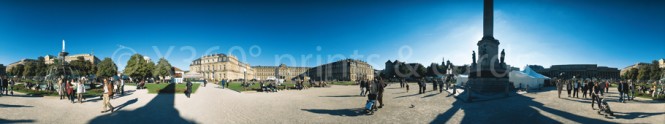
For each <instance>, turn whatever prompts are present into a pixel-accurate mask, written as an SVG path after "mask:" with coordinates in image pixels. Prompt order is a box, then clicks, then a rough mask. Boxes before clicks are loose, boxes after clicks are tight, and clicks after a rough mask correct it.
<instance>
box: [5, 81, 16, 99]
mask: <svg viewBox="0 0 665 124" xmlns="http://www.w3.org/2000/svg"><path fill="white" fill-rule="evenodd" d="M5 81H7V79H5ZM15 84H16V82H14V80H13V79H9V86H11V88H9V90H10V91H9V93H11V95H12V96H13V95H14V85H15Z"/></svg>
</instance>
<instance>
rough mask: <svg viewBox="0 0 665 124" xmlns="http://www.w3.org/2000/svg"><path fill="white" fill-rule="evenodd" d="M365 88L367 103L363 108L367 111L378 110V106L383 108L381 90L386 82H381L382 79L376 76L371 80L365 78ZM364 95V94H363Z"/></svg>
mask: <svg viewBox="0 0 665 124" xmlns="http://www.w3.org/2000/svg"><path fill="white" fill-rule="evenodd" d="M364 82H365V83H366V84H367V85H366V87H365V88H366V89H367V92H369V93H367V104H366V105H365V110H366V111H367V112H368V113H372V112H373V111H375V110H378V108H383V106H384V105H385V103H384V102H383V91H384V89H385V87H386V86H388V84H386V83H385V82H383V80H382V79H381V78H380V77H378V78H376V79H374V80H372V81H369V80H366V81H364ZM363 96H364V95H363ZM377 101H378V106H377Z"/></svg>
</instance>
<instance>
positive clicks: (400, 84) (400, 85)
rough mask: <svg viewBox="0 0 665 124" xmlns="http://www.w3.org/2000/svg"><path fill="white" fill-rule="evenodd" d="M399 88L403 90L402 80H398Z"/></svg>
mask: <svg viewBox="0 0 665 124" xmlns="http://www.w3.org/2000/svg"><path fill="white" fill-rule="evenodd" d="M399 87H400V88H404V87H405V86H404V80H399Z"/></svg>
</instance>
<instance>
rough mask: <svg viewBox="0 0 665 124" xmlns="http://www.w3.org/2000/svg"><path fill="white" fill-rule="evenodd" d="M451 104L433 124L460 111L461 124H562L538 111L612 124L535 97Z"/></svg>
mask: <svg viewBox="0 0 665 124" xmlns="http://www.w3.org/2000/svg"><path fill="white" fill-rule="evenodd" d="M456 98H457V97H456ZM452 104H453V105H452V107H451V108H449V109H448V110H447V111H446V112H444V113H441V114H439V115H438V116H437V117H436V118H435V119H434V120H432V121H431V122H430V123H432V124H443V123H446V122H447V121H448V120H450V119H451V118H453V116H454V115H455V113H457V112H458V111H459V110H463V111H464V117H462V119H461V122H460V123H533V124H550V123H561V122H559V121H557V120H554V119H552V118H550V117H547V116H545V115H543V114H541V113H540V112H539V111H538V110H537V109H540V110H542V111H544V112H548V113H550V114H554V115H557V116H559V117H563V118H566V119H568V120H573V121H576V122H579V123H593V124H597V123H613V122H608V121H604V120H599V119H593V118H587V117H583V116H579V115H576V114H573V113H570V112H566V111H561V110H557V109H553V108H549V107H545V106H544V105H543V104H542V103H538V102H535V101H533V98H530V97H526V96H523V95H516V96H512V97H509V98H506V99H501V100H492V101H484V102H474V103H466V102H464V101H462V100H461V99H459V98H458V99H457V100H456V101H455V102H453V103H452ZM536 108H537V109H536Z"/></svg>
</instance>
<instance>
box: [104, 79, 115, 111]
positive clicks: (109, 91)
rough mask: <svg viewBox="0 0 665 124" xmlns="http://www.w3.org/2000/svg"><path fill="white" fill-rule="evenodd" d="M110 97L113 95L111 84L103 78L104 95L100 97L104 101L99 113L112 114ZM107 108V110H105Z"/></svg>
mask: <svg viewBox="0 0 665 124" xmlns="http://www.w3.org/2000/svg"><path fill="white" fill-rule="evenodd" d="M112 95H113V84H111V82H109V80H108V79H106V78H105V79H104V94H103V97H102V99H104V102H102V104H103V108H102V112H101V113H104V112H107V111H111V113H113V105H111V99H110V98H109V97H110V96H112ZM107 107H108V108H109V109H106V108H107Z"/></svg>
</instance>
